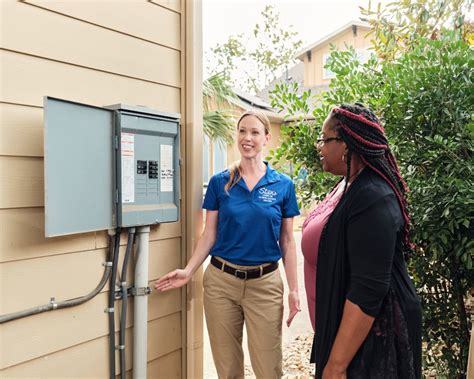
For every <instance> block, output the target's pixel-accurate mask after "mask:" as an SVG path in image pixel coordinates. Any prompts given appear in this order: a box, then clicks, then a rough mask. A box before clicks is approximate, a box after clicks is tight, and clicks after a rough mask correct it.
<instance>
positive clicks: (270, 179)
mask: <svg viewBox="0 0 474 379" xmlns="http://www.w3.org/2000/svg"><path fill="white" fill-rule="evenodd" d="M265 164H266V165H267V170H266V173H265V175H264V176H263V177H262V178H261V179H260V181H259V182H258V183H257V185H256V186H255V187H254V188H253V189H252V191H249V189H248V187H247V185H246V184H245V181H244V180H243V179H242V178H241V179H240V180H239V181H238V182H237V183H236V185H235V186H233V187H232V188H231V189H230V190H229V193H226V192H225V190H224V186H225V184H226V183H227V182H228V181H229V170H225V171H222V172H220V173H218V174H216V175H214V176H213V177H212V178H211V180H210V181H209V186H208V188H207V191H206V196H205V198H204V204H203V208H204V209H208V210H213V211H216V210H217V211H219V213H218V220H217V236H216V242H215V244H214V246H213V248H212V249H211V251H210V254H211V255H215V256H218V257H222V258H223V259H225V260H227V261H229V262H232V263H234V264H238V265H246V266H252V265H259V264H262V263H267V262H276V261H278V260H279V259H280V258H281V251H280V246H279V244H278V241H279V239H280V228H281V220H282V218H289V217H293V216H297V215H299V214H300V212H299V210H298V204H297V202H296V196H295V187H294V184H293V182H292V181H291V179H290V178H289V177H288V176H286V175H284V174H281V173H279V172H278V171H276V170H274V169H273V168H271V167H270V165H269V164H268V163H266V162H265Z"/></svg>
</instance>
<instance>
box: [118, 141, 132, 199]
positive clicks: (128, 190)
mask: <svg viewBox="0 0 474 379" xmlns="http://www.w3.org/2000/svg"><path fill="white" fill-rule="evenodd" d="M121 147H122V149H121V150H122V203H133V202H135V181H134V172H135V169H134V161H135V135H134V134H132V133H122V136H121Z"/></svg>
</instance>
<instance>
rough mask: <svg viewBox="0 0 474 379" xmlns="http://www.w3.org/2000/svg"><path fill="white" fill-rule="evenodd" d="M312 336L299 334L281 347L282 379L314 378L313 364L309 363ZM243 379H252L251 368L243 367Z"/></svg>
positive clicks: (253, 376) (248, 366)
mask: <svg viewBox="0 0 474 379" xmlns="http://www.w3.org/2000/svg"><path fill="white" fill-rule="evenodd" d="M312 343H313V334H301V335H298V336H296V337H295V339H294V341H293V342H291V343H289V344H286V345H285V346H284V347H283V379H306V378H314V364H311V363H309V354H310V352H311V345H312ZM245 378H249V379H254V378H255V375H254V374H253V371H252V367H251V366H250V365H246V366H245Z"/></svg>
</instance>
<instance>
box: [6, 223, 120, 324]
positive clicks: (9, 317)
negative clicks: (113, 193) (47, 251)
mask: <svg viewBox="0 0 474 379" xmlns="http://www.w3.org/2000/svg"><path fill="white" fill-rule="evenodd" d="M113 233H115V231H113ZM114 242H115V235H114V234H112V233H111V232H110V231H109V257H108V259H107V262H111V259H112V257H113V255H114V245H115V244H114ZM111 271H112V267H111V266H109V265H108V264H106V266H105V270H104V274H103V275H102V279H101V280H100V282H99V284H98V285H97V287H96V288H95V289H94V290H93V291H92V292H91V293H89V294H87V295H85V296H81V297H76V298H74V299H69V300H64V301H60V302H59V303H56V302H55V301H54V300H53V299H51V302H50V303H49V304H45V305H40V306H37V307H34V308H30V309H26V310H23V311H18V312H13V313H8V314H6V315H2V316H0V324H3V323H5V322H8V321H13V320H18V319H20V318H23V317H27V316H32V315H36V314H38V313H43V312H48V311H54V310H56V309H63V308H69V307H74V306H76V305H80V304H83V303H85V302H86V301H89V300H90V299H92V298H93V297H94V296H96V295H97V294H98V293H99V292H100V291H101V290H102V288H104V286H105V284H106V283H107V280H108V279H109V277H110V273H111Z"/></svg>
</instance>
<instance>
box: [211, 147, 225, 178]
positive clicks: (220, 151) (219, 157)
mask: <svg viewBox="0 0 474 379" xmlns="http://www.w3.org/2000/svg"><path fill="white" fill-rule="evenodd" d="M226 167H227V149H226V145H224V144H223V143H215V144H214V171H213V174H216V173H218V172H220V171H223V170H225V168H226Z"/></svg>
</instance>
